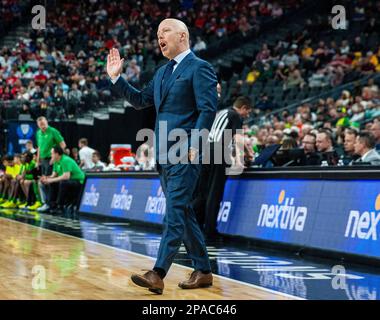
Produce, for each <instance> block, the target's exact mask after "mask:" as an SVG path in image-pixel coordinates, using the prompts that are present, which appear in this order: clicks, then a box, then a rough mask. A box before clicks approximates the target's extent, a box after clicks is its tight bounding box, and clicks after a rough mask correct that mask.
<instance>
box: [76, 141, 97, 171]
mask: <svg viewBox="0 0 380 320" xmlns="http://www.w3.org/2000/svg"><path fill="white" fill-rule="evenodd" d="M78 147H79V158H80V165H79V167H81V168H82V169H83V170H88V169H91V168H92V167H93V166H94V163H93V162H92V154H93V153H94V152H95V150H94V149H92V148H90V147H89V146H88V140H87V138H81V139H79V141H78Z"/></svg>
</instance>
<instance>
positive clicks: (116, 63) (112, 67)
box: [107, 48, 124, 79]
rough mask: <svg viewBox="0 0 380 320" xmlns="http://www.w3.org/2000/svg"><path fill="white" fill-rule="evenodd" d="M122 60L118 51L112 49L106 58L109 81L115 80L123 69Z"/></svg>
mask: <svg viewBox="0 0 380 320" xmlns="http://www.w3.org/2000/svg"><path fill="white" fill-rule="evenodd" d="M123 63H124V58H123V59H120V54H119V50H117V49H115V48H112V49H111V50H110V53H109V55H108V56H107V73H108V75H109V76H110V78H111V79H114V78H116V77H117V76H118V75H119V74H120V73H121V70H122V69H123Z"/></svg>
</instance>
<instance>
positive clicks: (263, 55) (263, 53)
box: [256, 43, 271, 62]
mask: <svg viewBox="0 0 380 320" xmlns="http://www.w3.org/2000/svg"><path fill="white" fill-rule="evenodd" d="M270 56H271V54H270V50H269V48H268V45H267V44H266V43H264V44H263V46H262V48H261V50H260V51H259V52H258V53H257V55H256V61H260V62H265V61H266V60H268V59H269V58H270Z"/></svg>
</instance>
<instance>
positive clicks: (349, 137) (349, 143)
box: [341, 129, 358, 165]
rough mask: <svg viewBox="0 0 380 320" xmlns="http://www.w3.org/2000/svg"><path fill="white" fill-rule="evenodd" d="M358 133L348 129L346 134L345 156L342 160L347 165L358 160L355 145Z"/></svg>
mask: <svg viewBox="0 0 380 320" xmlns="http://www.w3.org/2000/svg"><path fill="white" fill-rule="evenodd" d="M357 136H358V132H357V131H356V130H354V129H346V130H345V133H344V154H343V155H342V156H341V159H342V161H343V163H344V164H345V165H347V164H349V163H351V162H352V161H354V160H356V159H357V156H356V154H355V143H356V137H357Z"/></svg>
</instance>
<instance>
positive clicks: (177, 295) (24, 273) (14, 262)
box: [0, 218, 290, 300]
mask: <svg viewBox="0 0 380 320" xmlns="http://www.w3.org/2000/svg"><path fill="white" fill-rule="evenodd" d="M0 239H1V241H0V278H1V279H2V280H1V281H0V299H149V300H158V299H180V300H182V299H215V300H220V299H290V297H287V296H285V295H281V294H277V293H275V292H271V291H270V290H265V289H261V288H260V287H255V286H251V285H248V284H244V283H240V282H237V281H233V280H231V279H228V278H224V277H219V276H215V278H214V286H213V287H211V288H207V289H196V290H182V289H180V288H179V287H178V286H177V283H178V282H179V281H181V280H183V279H185V278H187V277H188V275H189V274H190V272H191V269H189V268H187V267H183V266H180V265H176V264H175V265H173V266H172V268H171V269H170V271H169V274H168V276H167V278H166V279H165V291H164V294H163V295H155V294H152V293H150V292H149V291H148V290H146V289H143V288H139V287H137V286H135V285H134V284H133V283H132V282H131V280H130V276H131V274H132V273H134V272H137V273H140V272H142V271H141V269H144V268H145V269H149V268H151V267H152V265H153V262H154V260H153V259H152V258H150V257H146V256H142V255H140V254H136V253H133V252H129V251H125V250H121V249H117V248H112V247H108V246H105V245H102V244H98V243H94V242H90V241H86V240H83V239H79V238H74V237H71V236H67V235H64V234H60V233H56V232H53V231H50V230H46V229H43V228H40V227H34V226H31V225H28V224H24V223H20V222H17V221H13V220H9V219H4V218H0Z"/></svg>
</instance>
